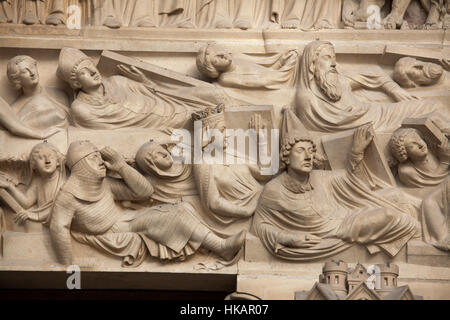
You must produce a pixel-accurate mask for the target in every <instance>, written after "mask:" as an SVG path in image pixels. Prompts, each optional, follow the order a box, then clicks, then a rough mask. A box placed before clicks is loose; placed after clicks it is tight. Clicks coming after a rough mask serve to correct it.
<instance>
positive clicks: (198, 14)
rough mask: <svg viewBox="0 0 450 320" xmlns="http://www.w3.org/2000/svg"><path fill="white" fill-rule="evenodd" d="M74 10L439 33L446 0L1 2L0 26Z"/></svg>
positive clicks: (218, 24)
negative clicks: (74, 6)
mask: <svg viewBox="0 0 450 320" xmlns="http://www.w3.org/2000/svg"><path fill="white" fill-rule="evenodd" d="M71 5H76V6H78V7H79V8H80V12H82V15H83V17H82V22H83V23H82V25H83V26H104V27H107V28H112V29H117V28H126V27H144V28H155V27H157V28H185V29H192V28H200V29H232V28H235V29H241V30H251V29H301V30H317V29H341V28H344V27H345V28H355V29H382V28H385V29H397V28H401V29H441V28H448V26H449V17H450V14H449V11H450V9H449V8H450V5H449V2H448V1H447V0H413V1H411V0H393V1H385V0H333V1H330V0H259V1H255V0H247V1H243V0H170V1H167V0H164V1H162V0H148V1H144V0H130V1H125V0H92V1H80V0H17V1H12V0H2V1H0V23H19V24H25V25H35V24H47V25H53V26H58V25H64V24H66V19H67V9H68V7H69V6H71Z"/></svg>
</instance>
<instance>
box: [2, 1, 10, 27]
mask: <svg viewBox="0 0 450 320" xmlns="http://www.w3.org/2000/svg"><path fill="white" fill-rule="evenodd" d="M12 16H13V12H12V7H11V6H10V4H9V3H8V1H6V0H0V23H11V22H13V19H12Z"/></svg>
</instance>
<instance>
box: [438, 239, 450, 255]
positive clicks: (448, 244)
mask: <svg viewBox="0 0 450 320" xmlns="http://www.w3.org/2000/svg"><path fill="white" fill-rule="evenodd" d="M436 248H438V249H440V250H444V251H450V235H449V236H447V237H446V238H445V239H444V240H441V241H439V242H438V243H437V244H436Z"/></svg>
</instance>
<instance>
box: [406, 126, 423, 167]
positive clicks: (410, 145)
mask: <svg viewBox="0 0 450 320" xmlns="http://www.w3.org/2000/svg"><path fill="white" fill-rule="evenodd" d="M404 145H405V148H406V152H408V158H411V159H412V160H421V159H424V158H425V157H426V156H427V154H428V146H427V144H426V142H425V141H423V139H422V138H421V137H420V136H419V135H418V134H417V133H411V134H408V135H407V136H406V137H405V140H404Z"/></svg>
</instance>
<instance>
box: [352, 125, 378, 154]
mask: <svg viewBox="0 0 450 320" xmlns="http://www.w3.org/2000/svg"><path fill="white" fill-rule="evenodd" d="M374 137H375V132H374V130H373V126H372V123H368V124H365V125H363V126H361V127H359V128H358V129H356V131H355V134H354V135H353V147H352V152H353V153H355V154H361V153H364V151H365V150H366V149H367V147H368V146H369V144H370V143H371V142H372V141H373V138H374Z"/></svg>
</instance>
